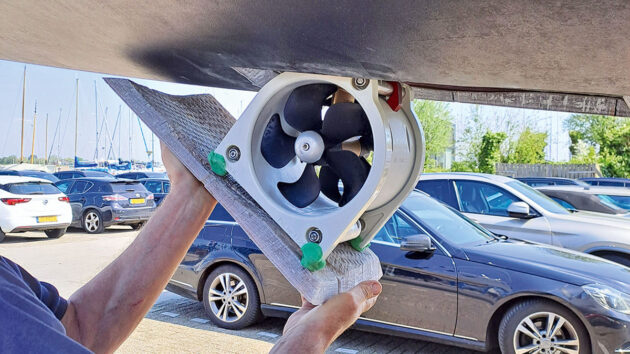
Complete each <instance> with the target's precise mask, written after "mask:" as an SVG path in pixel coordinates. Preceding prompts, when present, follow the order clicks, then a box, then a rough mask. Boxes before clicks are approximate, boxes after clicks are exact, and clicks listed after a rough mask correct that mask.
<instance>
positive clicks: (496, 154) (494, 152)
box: [477, 131, 507, 173]
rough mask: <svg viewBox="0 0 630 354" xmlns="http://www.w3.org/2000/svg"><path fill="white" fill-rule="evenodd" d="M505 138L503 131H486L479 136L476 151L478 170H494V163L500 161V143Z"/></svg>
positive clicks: (487, 171) (490, 171)
mask: <svg viewBox="0 0 630 354" xmlns="http://www.w3.org/2000/svg"><path fill="white" fill-rule="evenodd" d="M506 138H507V134H505V133H503V132H498V133H493V132H490V131H488V132H486V134H484V136H483V137H482V138H481V146H480V149H479V152H478V153H477V161H478V162H479V171H480V172H485V173H494V172H495V164H496V163H497V162H499V161H501V144H502V143H503V141H504V140H505V139H506Z"/></svg>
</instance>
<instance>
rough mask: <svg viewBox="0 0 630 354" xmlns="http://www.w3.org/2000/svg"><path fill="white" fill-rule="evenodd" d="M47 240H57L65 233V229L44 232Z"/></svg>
mask: <svg viewBox="0 0 630 354" xmlns="http://www.w3.org/2000/svg"><path fill="white" fill-rule="evenodd" d="M44 232H45V233H46V236H47V237H48V238H59V237H61V236H63V235H64V234H65V233H66V229H53V230H46V231H44Z"/></svg>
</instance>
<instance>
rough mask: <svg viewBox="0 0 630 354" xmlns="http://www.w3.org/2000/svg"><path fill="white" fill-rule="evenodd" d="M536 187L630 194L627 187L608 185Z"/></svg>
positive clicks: (541, 187) (591, 192) (592, 192)
mask: <svg viewBox="0 0 630 354" xmlns="http://www.w3.org/2000/svg"><path fill="white" fill-rule="evenodd" d="M534 189H539V190H543V189H544V190H556V191H567V192H576V193H577V192H581V193H588V194H609V195H627V196H630V190H627V189H626V188H619V187H606V186H589V187H582V186H540V187H534Z"/></svg>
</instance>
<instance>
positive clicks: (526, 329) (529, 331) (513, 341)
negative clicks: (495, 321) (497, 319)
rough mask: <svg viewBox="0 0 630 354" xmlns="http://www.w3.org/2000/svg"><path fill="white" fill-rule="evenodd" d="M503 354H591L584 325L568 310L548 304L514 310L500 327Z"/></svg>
mask: <svg viewBox="0 0 630 354" xmlns="http://www.w3.org/2000/svg"><path fill="white" fill-rule="evenodd" d="M499 346H500V348H501V353H503V354H516V353H540V354H552V353H579V354H586V353H590V352H591V349H590V340H589V338H588V334H587V332H586V329H584V326H583V325H582V322H580V320H579V319H578V318H577V317H576V316H575V315H574V314H573V313H571V311H569V310H567V309H566V308H564V307H562V306H560V305H558V304H555V303H553V302H550V301H545V300H528V301H524V302H521V303H520V304H517V305H516V306H514V307H512V308H511V309H510V310H509V311H508V312H507V313H506V314H505V316H504V317H503V320H501V325H500V326H499Z"/></svg>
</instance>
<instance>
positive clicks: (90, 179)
mask: <svg viewBox="0 0 630 354" xmlns="http://www.w3.org/2000/svg"><path fill="white" fill-rule="evenodd" d="M66 181H88V182H126V181H129V182H135V181H134V180H132V179H129V180H127V179H124V178H120V179H119V178H115V177H107V176H103V177H79V178H66V179H62V180H60V181H59V182H66Z"/></svg>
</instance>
